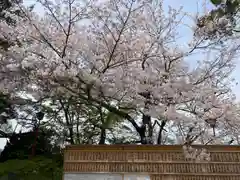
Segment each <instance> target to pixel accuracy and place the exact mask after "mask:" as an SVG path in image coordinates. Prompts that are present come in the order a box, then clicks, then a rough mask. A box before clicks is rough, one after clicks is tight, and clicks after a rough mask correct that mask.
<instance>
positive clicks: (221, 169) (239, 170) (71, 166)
mask: <svg viewBox="0 0 240 180" xmlns="http://www.w3.org/2000/svg"><path fill="white" fill-rule="evenodd" d="M64 171H65V172H76V171H77V172H113V173H117V172H132V173H133V172H135V173H137V172H148V173H151V174H152V173H157V174H162V173H206V174H207V173H217V174H225V173H233V174H239V177H240V166H239V163H236V164H210V163H208V164H207V163H204V164H199V163H178V164H170V163H169V164H159V163H157V164H152V163H113V164H112V163H111V164H110V163H104V162H85V163H72V162H71V163H67V162H65V164H64Z"/></svg>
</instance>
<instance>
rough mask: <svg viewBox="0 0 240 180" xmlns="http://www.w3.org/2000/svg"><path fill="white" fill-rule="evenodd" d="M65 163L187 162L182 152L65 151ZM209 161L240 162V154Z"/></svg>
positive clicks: (213, 157) (215, 156)
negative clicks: (73, 161)
mask: <svg viewBox="0 0 240 180" xmlns="http://www.w3.org/2000/svg"><path fill="white" fill-rule="evenodd" d="M64 157H65V161H72V160H76V161H85V160H87V161H109V162H115V161H124V162H126V161H151V162H152V161H168V162H169V161H171V162H173V161H174V162H175V161H187V159H186V157H185V156H184V153H183V152H145V151H143V152H107V151H104V152H99V151H97V152H86V151H77V150H72V151H67V152H65V156H64ZM210 161H213V162H240V152H231V153H229V152H211V153H210Z"/></svg>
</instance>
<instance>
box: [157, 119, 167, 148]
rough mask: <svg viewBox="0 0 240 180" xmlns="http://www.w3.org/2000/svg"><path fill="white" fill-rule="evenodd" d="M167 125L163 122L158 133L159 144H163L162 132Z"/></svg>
mask: <svg viewBox="0 0 240 180" xmlns="http://www.w3.org/2000/svg"><path fill="white" fill-rule="evenodd" d="M165 125H166V121H165V120H162V122H161V125H160V130H159V133H158V139H157V144H162V132H163V130H164V126H165Z"/></svg>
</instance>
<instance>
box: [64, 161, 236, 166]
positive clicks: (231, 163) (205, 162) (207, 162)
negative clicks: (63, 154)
mask: <svg viewBox="0 0 240 180" xmlns="http://www.w3.org/2000/svg"><path fill="white" fill-rule="evenodd" d="M65 162H66V163H80V164H81V163H109V164H115V163H132V164H224V165H226V166H227V165H240V162H212V161H210V162H209V161H195V162H190V161H149V162H148V161H126V162H122V161H88V160H85V161H84V160H80V161H79V160H69V161H68V160H67V161H65ZM239 167H240V166H239Z"/></svg>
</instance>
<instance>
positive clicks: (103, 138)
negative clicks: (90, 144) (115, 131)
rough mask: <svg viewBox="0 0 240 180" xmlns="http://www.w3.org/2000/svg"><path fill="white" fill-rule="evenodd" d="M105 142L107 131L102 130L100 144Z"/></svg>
mask: <svg viewBox="0 0 240 180" xmlns="http://www.w3.org/2000/svg"><path fill="white" fill-rule="evenodd" d="M105 141H106V129H105V128H101V135H100V141H99V144H105Z"/></svg>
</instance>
